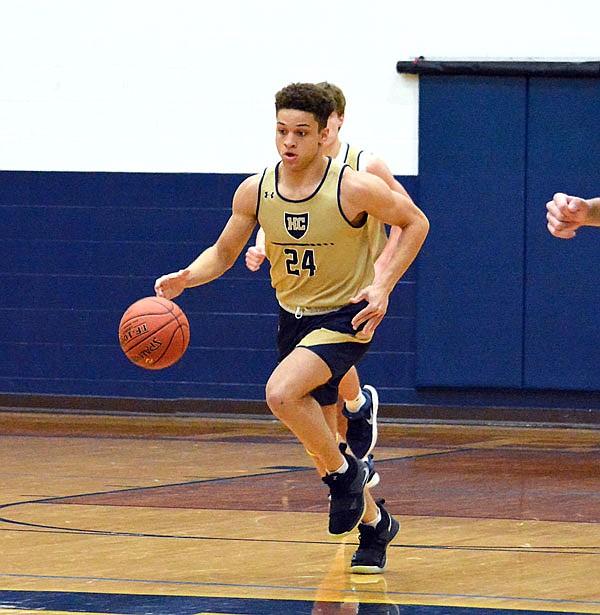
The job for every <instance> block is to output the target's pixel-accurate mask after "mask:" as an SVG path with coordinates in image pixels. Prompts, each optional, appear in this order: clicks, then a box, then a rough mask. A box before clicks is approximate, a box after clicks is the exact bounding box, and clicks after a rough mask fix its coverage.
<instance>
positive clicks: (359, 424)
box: [342, 384, 379, 459]
mask: <svg viewBox="0 0 600 615" xmlns="http://www.w3.org/2000/svg"><path fill="white" fill-rule="evenodd" d="M362 393H363V395H364V396H365V399H366V402H365V403H364V404H363V405H362V406H361V407H360V409H359V410H357V411H356V412H350V410H348V409H346V406H345V405H344V407H343V408H342V414H343V415H344V416H345V417H346V418H347V419H348V429H347V430H346V442H348V446H349V447H350V448H351V449H352V452H353V453H354V454H355V455H356V457H358V459H365V458H366V457H367V455H368V454H369V453H370V452H371V451H372V450H373V448H374V447H375V443H376V442H377V410H378V409H379V395H378V394H377V390H376V389H375V387H372V386H370V385H368V384H366V385H365V386H364V387H363V388H362Z"/></svg>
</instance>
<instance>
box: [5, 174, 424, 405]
mask: <svg viewBox="0 0 600 615" xmlns="http://www.w3.org/2000/svg"><path fill="white" fill-rule="evenodd" d="M244 177H245V176H243V175H222V174H202V173H198V174H153V173H148V174H144V173H49V172H8V171H5V172H2V173H0V216H1V219H2V225H0V238H1V239H2V243H3V247H4V256H3V259H2V266H1V268H0V292H1V293H2V296H3V301H2V305H1V306H0V335H1V339H2V342H3V343H2V345H1V346H0V393H2V394H23V395H49V396H52V395H55V396H61V395H71V396H82V397H88V396H92V397H131V398H150V399H172V398H189V399H218V400H220V399H234V400H235V399H238V400H244V399H247V400H257V401H261V400H264V386H265V383H266V380H267V378H268V376H269V374H270V372H271V371H272V369H273V368H274V366H275V364H276V352H275V349H274V340H275V332H276V325H277V304H276V302H275V299H274V294H273V290H272V288H271V286H270V283H269V279H268V270H267V266H266V265H265V266H263V268H262V270H261V271H260V272H258V273H251V272H250V271H248V270H247V269H246V267H245V266H244V262H243V261H244V259H243V255H242V257H241V258H240V259H239V260H238V262H237V263H236V265H235V266H234V267H233V268H232V269H231V270H230V271H228V272H227V273H226V274H225V275H224V276H223V277H222V278H220V279H219V280H216V281H214V282H212V283H211V284H208V285H206V286H204V287H202V288H198V289H193V290H190V291H187V292H185V293H184V294H183V295H182V296H181V297H180V298H178V299H177V302H178V303H179V305H180V306H181V307H182V308H183V309H184V311H185V312H186V314H187V316H188V318H189V320H190V327H191V341H190V346H189V348H188V351H187V352H186V354H185V355H184V357H183V358H182V360H181V361H180V362H179V363H177V364H176V365H174V366H172V367H170V368H168V369H165V370H161V371H146V370H143V369H141V368H139V367H137V366H135V365H133V364H131V363H130V362H129V361H128V360H127V359H126V358H125V356H124V355H123V353H122V352H121V350H120V348H119V343H118V336H117V328H118V323H119V320H120V318H121V315H122V313H123V311H124V310H125V309H126V307H127V306H128V305H130V304H131V303H133V302H134V301H135V300H137V299H139V298H141V297H143V296H146V295H151V294H153V292H154V291H153V285H154V280H155V278H156V277H157V276H158V275H161V274H162V273H167V272H169V271H173V270H176V269H178V268H180V267H182V266H185V265H187V264H188V263H189V262H190V261H191V260H192V259H194V258H195V257H196V255H197V254H198V253H199V252H200V251H201V250H202V249H204V248H206V247H208V245H210V244H211V243H212V242H213V241H214V240H215V239H216V238H217V236H218V234H219V232H220V230H221V228H222V227H223V226H224V224H225V222H226V220H227V218H228V216H229V214H230V211H231V199H232V197H233V194H234V192H235V189H236V187H237V186H238V184H239V183H240V182H241V181H242V180H243V179H244ZM399 179H401V181H402V182H403V184H404V185H405V186H406V188H407V189H408V190H409V191H410V192H411V193H413V194H415V191H416V183H415V178H414V177H405V178H399ZM415 197H416V195H415ZM414 303H415V280H414V273H413V271H412V269H411V270H410V271H409V272H408V273H407V274H406V275H405V277H404V278H403V280H402V281H401V283H400V284H399V285H398V287H397V288H396V290H395V291H394V293H393V296H392V298H391V305H390V311H389V315H388V318H387V319H386V322H385V323H384V324H383V325H382V327H381V330H380V333H379V335H378V336H377V340H376V342H375V343H374V344H373V349H372V351H371V353H370V355H369V356H368V357H367V358H366V359H365V361H364V363H363V366H362V367H363V368H364V374H365V380H366V382H376V383H377V386H378V388H379V390H380V391H381V393H382V396H383V397H385V399H386V401H389V402H394V401H396V402H398V401H401V400H404V399H406V397H407V396H410V395H412V394H413V392H414V361H415V340H414V318H415V305H414Z"/></svg>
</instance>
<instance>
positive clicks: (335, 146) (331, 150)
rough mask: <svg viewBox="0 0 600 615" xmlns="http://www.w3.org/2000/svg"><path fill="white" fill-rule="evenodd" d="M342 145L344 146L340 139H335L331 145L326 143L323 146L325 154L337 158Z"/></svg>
mask: <svg viewBox="0 0 600 615" xmlns="http://www.w3.org/2000/svg"><path fill="white" fill-rule="evenodd" d="M341 147H342V142H341V141H340V140H339V139H336V140H335V141H333V142H332V143H330V144H329V145H326V146H325V147H324V148H323V155H324V156H330V157H331V158H334V159H335V158H336V157H337V155H338V154H339V153H340V148H341Z"/></svg>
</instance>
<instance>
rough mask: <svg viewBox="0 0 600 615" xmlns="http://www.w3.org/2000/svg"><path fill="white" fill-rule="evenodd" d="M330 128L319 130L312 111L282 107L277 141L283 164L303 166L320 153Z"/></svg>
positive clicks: (279, 115)
mask: <svg viewBox="0 0 600 615" xmlns="http://www.w3.org/2000/svg"><path fill="white" fill-rule="evenodd" d="M328 133H329V130H328V129H327V128H324V129H323V130H319V125H318V124H317V120H316V119H315V117H314V115H313V114H312V113H307V112H306V111H297V110H296V109H281V110H280V111H279V112H278V113H277V133H276V138H275V143H276V145H277V151H278V152H279V155H280V156H281V160H282V162H283V164H285V165H286V166H288V167H290V168H303V167H305V166H307V165H308V164H310V162H312V161H313V160H314V159H315V158H316V157H317V156H319V155H320V152H321V146H322V145H323V143H324V141H325V140H326V138H327V135H328Z"/></svg>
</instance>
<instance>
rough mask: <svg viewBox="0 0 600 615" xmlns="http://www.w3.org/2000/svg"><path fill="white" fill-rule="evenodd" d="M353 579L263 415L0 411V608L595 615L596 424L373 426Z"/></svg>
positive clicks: (322, 492)
mask: <svg viewBox="0 0 600 615" xmlns="http://www.w3.org/2000/svg"><path fill="white" fill-rule="evenodd" d="M374 452H375V462H376V465H377V469H378V471H379V473H380V475H381V484H380V485H379V486H378V487H376V488H375V489H374V491H373V493H374V495H375V496H376V497H384V498H385V500H386V506H387V508H388V509H389V510H390V511H391V512H392V513H393V514H395V515H396V516H397V517H398V519H399V520H400V521H401V523H402V527H401V531H400V533H399V535H398V536H397V538H396V539H395V540H394V542H393V543H392V544H391V545H390V547H389V549H388V568H387V570H386V572H385V573H384V574H383V575H374V576H363V575H352V574H350V573H349V571H348V564H349V560H350V557H351V555H352V553H353V551H354V550H355V548H356V538H357V537H356V533H354V534H351V535H350V536H348V537H346V538H345V539H335V538H332V537H331V536H329V535H328V534H327V490H326V487H325V486H324V485H323V484H322V483H321V481H320V480H319V478H318V476H317V474H316V472H315V471H314V469H312V466H311V464H310V461H309V458H308V456H307V455H306V454H305V452H304V450H303V449H302V447H301V446H300V445H299V444H297V443H296V441H295V440H294V438H293V437H292V436H291V435H290V434H289V433H288V432H287V431H286V430H285V429H284V428H283V427H281V426H280V425H279V424H278V423H277V422H275V421H272V420H270V419H261V420H252V419H251V418H248V417H245V418H231V419H226V418H221V419H214V418H202V417H195V418H186V417H156V416H154V417H153V416H136V417H132V416H116V415H115V416H105V415H94V414H90V415H83V414H82V415H79V414H74V413H65V414H41V413H33V412H32V413H26V412H19V413H17V412H8V411H7V412H0V484H1V490H0V493H1V499H0V546H1V548H0V613H11V614H15V613H19V614H23V613H39V612H44V613H53V614H58V613H61V614H62V613H88V614H90V613H111V614H114V615H130V614H142V613H143V614H148V615H170V614H173V615H188V614H189V615H199V614H216V613H219V614H228V615H263V614H265V615H269V614H279V613H282V614H288V613H289V614H294V615H303V614H312V615H327V614H333V613H335V614H340V615H347V614H353V615H369V614H378V615H383V614H389V615H393V614H398V615H399V614H403V615H407V614H409V615H417V614H424V615H442V614H444V615H445V614H448V615H466V614H473V615H488V614H491V613H494V614H495V615H498V614H505V613H511V612H514V611H518V613H521V614H522V613H524V612H525V613H530V612H536V613H540V612H561V613H600V430H598V429H593V428H591V429H571V428H554V429H550V428H539V427H537V428H536V427H527V428H519V427H483V426H466V425H462V426H461V425H432V424H427V425H424V424H398V423H396V424H392V423H388V422H384V423H381V424H380V436H379V442H378V445H377V447H376V449H375V451H374Z"/></svg>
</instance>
